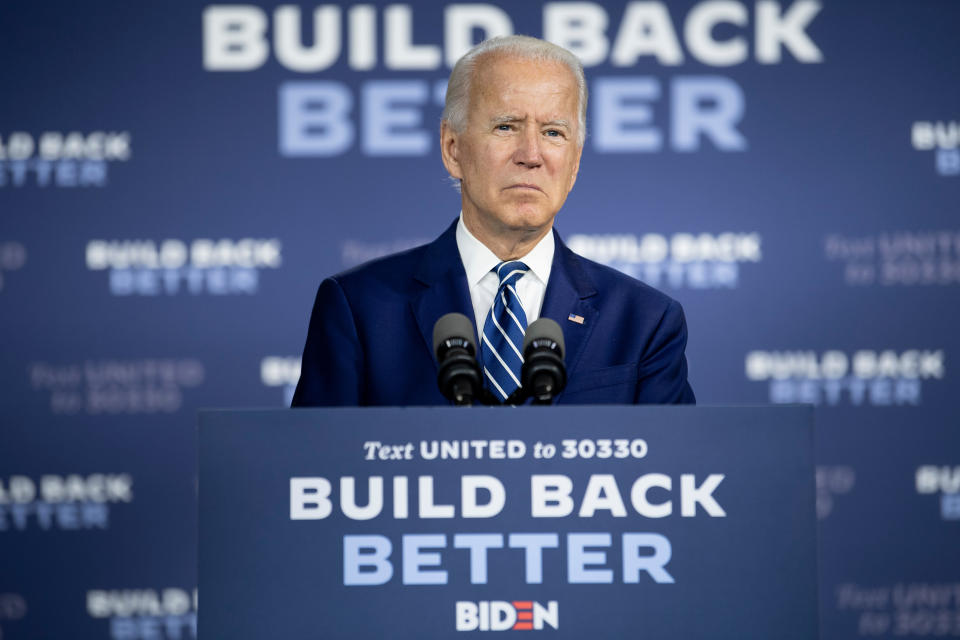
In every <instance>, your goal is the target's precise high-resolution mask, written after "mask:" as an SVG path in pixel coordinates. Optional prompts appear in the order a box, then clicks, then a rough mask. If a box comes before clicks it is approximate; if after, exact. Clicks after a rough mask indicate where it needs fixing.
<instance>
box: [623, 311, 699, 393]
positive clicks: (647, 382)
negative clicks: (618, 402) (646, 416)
mask: <svg viewBox="0 0 960 640" xmlns="http://www.w3.org/2000/svg"><path fill="white" fill-rule="evenodd" d="M686 348H687V321H686V318H684V315H683V308H682V307H681V306H680V304H679V303H678V302H676V301H675V300H671V301H670V304H669V305H668V306H667V308H666V310H665V311H664V314H663V317H662V318H661V319H660V323H659V325H658V326H657V329H656V331H655V332H654V335H653V337H652V338H651V340H650V344H649V345H648V348H647V349H646V355H645V357H644V358H643V360H641V362H640V369H639V378H638V380H637V395H636V397H635V399H634V402H636V403H637V404H696V398H695V397H694V395H693V389H692V388H691V387H690V383H689V382H688V381H687V357H686V355H685V353H684V352H685V350H686Z"/></svg>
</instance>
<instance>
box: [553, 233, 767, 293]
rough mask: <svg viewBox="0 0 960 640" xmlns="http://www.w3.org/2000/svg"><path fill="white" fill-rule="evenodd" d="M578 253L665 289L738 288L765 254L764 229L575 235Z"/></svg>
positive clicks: (570, 243) (572, 241) (573, 246)
mask: <svg viewBox="0 0 960 640" xmlns="http://www.w3.org/2000/svg"><path fill="white" fill-rule="evenodd" d="M567 244H568V246H569V247H570V249H571V250H573V251H574V253H578V254H580V255H582V256H583V257H585V258H589V259H590V260H594V261H596V262H599V263H601V264H605V265H607V266H610V267H613V268H614V269H617V270H619V271H622V272H623V273H626V274H627V275H629V276H633V277H634V278H637V279H638V280H642V281H643V282H646V283H647V284H649V285H650V286H652V287H657V288H661V289H736V288H737V287H738V286H739V285H740V267H741V265H742V264H756V263H759V262H760V261H761V259H762V258H763V252H762V250H761V238H760V234H758V233H733V232H731V233H718V234H710V233H698V234H693V233H675V234H673V235H672V236H665V235H662V234H659V233H647V234H644V235H642V236H637V235H634V234H629V233H622V234H591V235H588V234H574V235H572V236H570V237H569V238H568V240H567Z"/></svg>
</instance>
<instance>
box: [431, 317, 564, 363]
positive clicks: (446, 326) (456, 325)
mask: <svg viewBox="0 0 960 640" xmlns="http://www.w3.org/2000/svg"><path fill="white" fill-rule="evenodd" d="M557 328H558V329H559V327H557ZM473 336H474V332H473V323H472V322H470V318H468V317H467V316H465V315H463V314H462V313H448V314H446V315H445V316H443V317H441V318H440V319H439V320H437V323H436V324H435V325H433V354H434V356H436V355H437V349H438V348H439V347H440V345H441V344H443V343H444V342H446V341H447V340H449V339H451V338H460V339H462V340H465V341H466V342H467V343H468V344H469V345H470V346H471V347H473V349H474V352H476V348H477V347H476V345H475V344H474V340H473Z"/></svg>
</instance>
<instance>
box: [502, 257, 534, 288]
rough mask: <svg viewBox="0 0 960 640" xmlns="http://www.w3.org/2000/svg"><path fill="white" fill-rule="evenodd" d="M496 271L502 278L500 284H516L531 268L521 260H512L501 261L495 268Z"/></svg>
mask: <svg viewBox="0 0 960 640" xmlns="http://www.w3.org/2000/svg"><path fill="white" fill-rule="evenodd" d="M493 270H494V272H496V274H497V277H498V278H500V286H501V287H503V286H506V285H508V284H509V285H516V283H517V280H519V279H520V278H522V277H523V274H525V273H526V272H527V271H529V270H530V268H529V267H528V266H527V265H525V264H523V263H522V262H520V261H519V260H512V261H510V262H501V263H500V264H498V265H497V266H496V267H494V268H493Z"/></svg>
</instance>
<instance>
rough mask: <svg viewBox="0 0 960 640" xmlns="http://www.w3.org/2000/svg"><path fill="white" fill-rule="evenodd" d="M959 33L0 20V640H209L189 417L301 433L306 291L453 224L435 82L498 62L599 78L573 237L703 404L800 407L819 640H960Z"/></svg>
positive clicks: (584, 8)
mask: <svg viewBox="0 0 960 640" xmlns="http://www.w3.org/2000/svg"><path fill="white" fill-rule="evenodd" d="M957 24H960V3H957V2H954V1H951V0H913V1H909V0H876V1H874V2H871V3H869V5H865V4H864V3H862V2H854V1H851V0H723V1H713V0H699V1H698V0H677V1H675V2H674V1H670V2H666V1H650V2H647V1H643V2H641V1H633V0H631V1H627V0H619V1H610V2H607V1H602V2H601V1H598V2H566V1H559V2H543V1H539V0H537V1H529V2H522V3H506V2H492V3H486V2H479V3H475V2H469V3H463V2H452V1H440V0H424V1H422V2H417V3H398V2H380V1H376V0H374V1H370V2H362V3H353V4H351V3H345V4H343V3H332V2H323V3H312V4H303V3H299V4H284V3H279V2H272V3H271V2H260V1H258V2H252V3H247V2H241V3H239V4H237V3H230V4H218V3H215V2H209V1H206V0H204V1H197V2H195V1H192V0H183V1H181V2H173V3H170V2H167V3H131V2H121V1H120V0H99V1H97V2H86V3H76V2H66V1H64V0H51V1H48V2H33V3H31V2H2V3H0V61H2V64H0V88H2V96H3V99H0V331H2V333H3V335H4V336H5V340H4V342H3V348H2V353H3V357H2V358H0V388H2V389H3V392H2V393H0V424H2V428H0V547H2V548H3V549H4V550H5V551H4V554H3V556H4V558H3V563H2V564H3V567H2V569H0V638H2V640H10V639H14V640H16V639H19V638H35V637H71V636H75V635H77V634H80V633H81V632H82V635H83V636H84V637H86V638H91V639H98V638H103V639H108V638H109V639H111V640H133V639H136V638H149V639H151V640H154V639H161V640H173V639H181V638H184V639H189V638H194V637H195V626H194V622H195V615H194V614H195V608H196V598H195V596H194V593H195V589H196V586H197V569H196V561H197V560H196V559H197V550H196V544H197V542H196V535H195V533H194V532H195V529H196V526H197V515H196V513H197V502H196V495H195V491H194V484H195V482H196V458H197V449H196V443H195V441H194V435H195V429H196V421H197V412H198V410H199V409H200V408H202V407H229V408H254V407H257V408H281V407H285V406H288V405H289V401H290V398H291V396H292V393H293V386H294V384H295V383H296V380H297V378H298V376H299V368H300V355H301V353H302V349H303V343H304V339H305V338H306V332H307V322H308V316H309V313H310V309H311V306H312V303H313V300H314V295H315V293H316V288H317V286H318V284H319V283H320V281H321V280H322V279H323V278H324V277H327V276H329V275H332V274H334V273H337V272H340V271H342V270H345V269H349V268H351V267H354V266H356V265H358V264H361V263H363V262H365V261H368V260H371V259H374V258H377V257H379V256H382V255H384V254H387V253H390V252H394V251H398V250H401V249H405V248H407V247H410V246H413V245H416V244H419V243H422V242H425V241H429V240H432V239H433V238H435V237H437V236H438V235H439V234H440V233H441V231H442V230H443V229H445V228H446V227H447V226H448V225H449V224H450V222H451V221H453V220H454V219H455V218H456V217H457V215H458V213H459V208H460V196H459V194H457V192H456V191H455V190H454V189H453V188H452V185H451V183H450V180H449V177H448V176H447V174H446V172H445V170H444V168H443V165H442V163H441V162H440V157H439V143H438V140H439V118H440V113H441V110H442V104H443V98H444V94H445V83H446V79H447V77H448V75H449V72H450V69H451V66H452V63H453V62H454V61H455V60H456V58H457V57H458V56H459V55H461V54H462V53H463V52H464V51H466V50H467V49H468V48H469V47H470V46H471V44H473V43H475V42H478V41H480V40H481V39H483V38H486V37H490V36H495V35H500V34H506V33H523V34H529V35H533V36H540V37H546V38H548V39H550V40H552V41H554V42H556V43H558V44H561V45H563V46H565V47H567V48H569V49H570V50H571V51H573V52H574V53H575V54H576V55H578V56H579V57H580V59H581V60H582V61H583V63H584V66H585V69H586V75H587V85H588V89H589V94H590V98H589V104H588V109H587V118H586V120H587V135H586V142H585V144H584V149H583V157H582V161H581V165H580V166H581V168H580V172H579V176H578V179H577V183H576V186H575V187H574V189H573V191H572V192H571V194H570V196H569V198H568V199H567V201H566V203H565V205H564V207H563V209H562V210H561V212H560V213H559V215H558V217H557V220H556V227H557V229H558V231H559V232H560V234H561V235H562V237H563V239H564V241H565V242H566V243H568V245H569V246H570V247H571V248H572V249H573V250H575V251H577V252H578V253H580V254H582V255H583V256H585V257H587V258H590V259H592V260H596V261H599V262H602V263H604V264H607V265H610V266H612V267H614V268H616V269H619V270H621V271H623V272H625V273H628V274H631V275H633V276H635V277H637V278H639V279H640V280H643V281H644V282H647V283H648V284H650V285H652V286H654V287H657V288H659V289H661V290H663V291H664V292H665V293H667V294H668V295H670V296H672V297H674V298H675V299H677V300H678V301H679V302H680V303H681V304H682V305H683V308H684V310H685V313H686V317H687V321H688V329H689V343H688V348H687V357H688V362H689V367H690V382H691V384H692V386H693V389H694V391H695V392H696V395H697V399H698V401H699V402H700V403H701V404H705V405H743V404H751V405H755V404H775V405H780V404H793V403H810V404H813V405H814V406H815V409H814V413H815V425H816V427H815V429H816V434H815V442H814V456H815V458H814V459H815V478H816V485H817V513H818V518H819V520H818V522H819V525H818V531H819V546H818V567H819V594H820V595H819V598H820V617H821V625H822V626H821V633H822V637H824V638H827V639H828V640H830V639H847V638H858V639H860V638H898V639H899V638H906V639H920V638H930V637H951V636H953V637H957V636H960V545H958V542H957V541H958V540H960V429H958V427H957V425H958V424H960V408H958V403H957V395H958V394H957V390H958V389H960V385H958V381H957V380H958V379H957V375H956V373H955V371H956V370H955V362H956V361H955V360H954V358H956V357H957V354H958V353H960V332H958V331H957V327H956V325H957V318H958V317H960V222H958V218H957V212H958V205H960V83H958V82H957V69H958V60H960V38H957V30H956V25H957ZM518 436H519V434H518ZM498 597H499V596H498Z"/></svg>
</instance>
